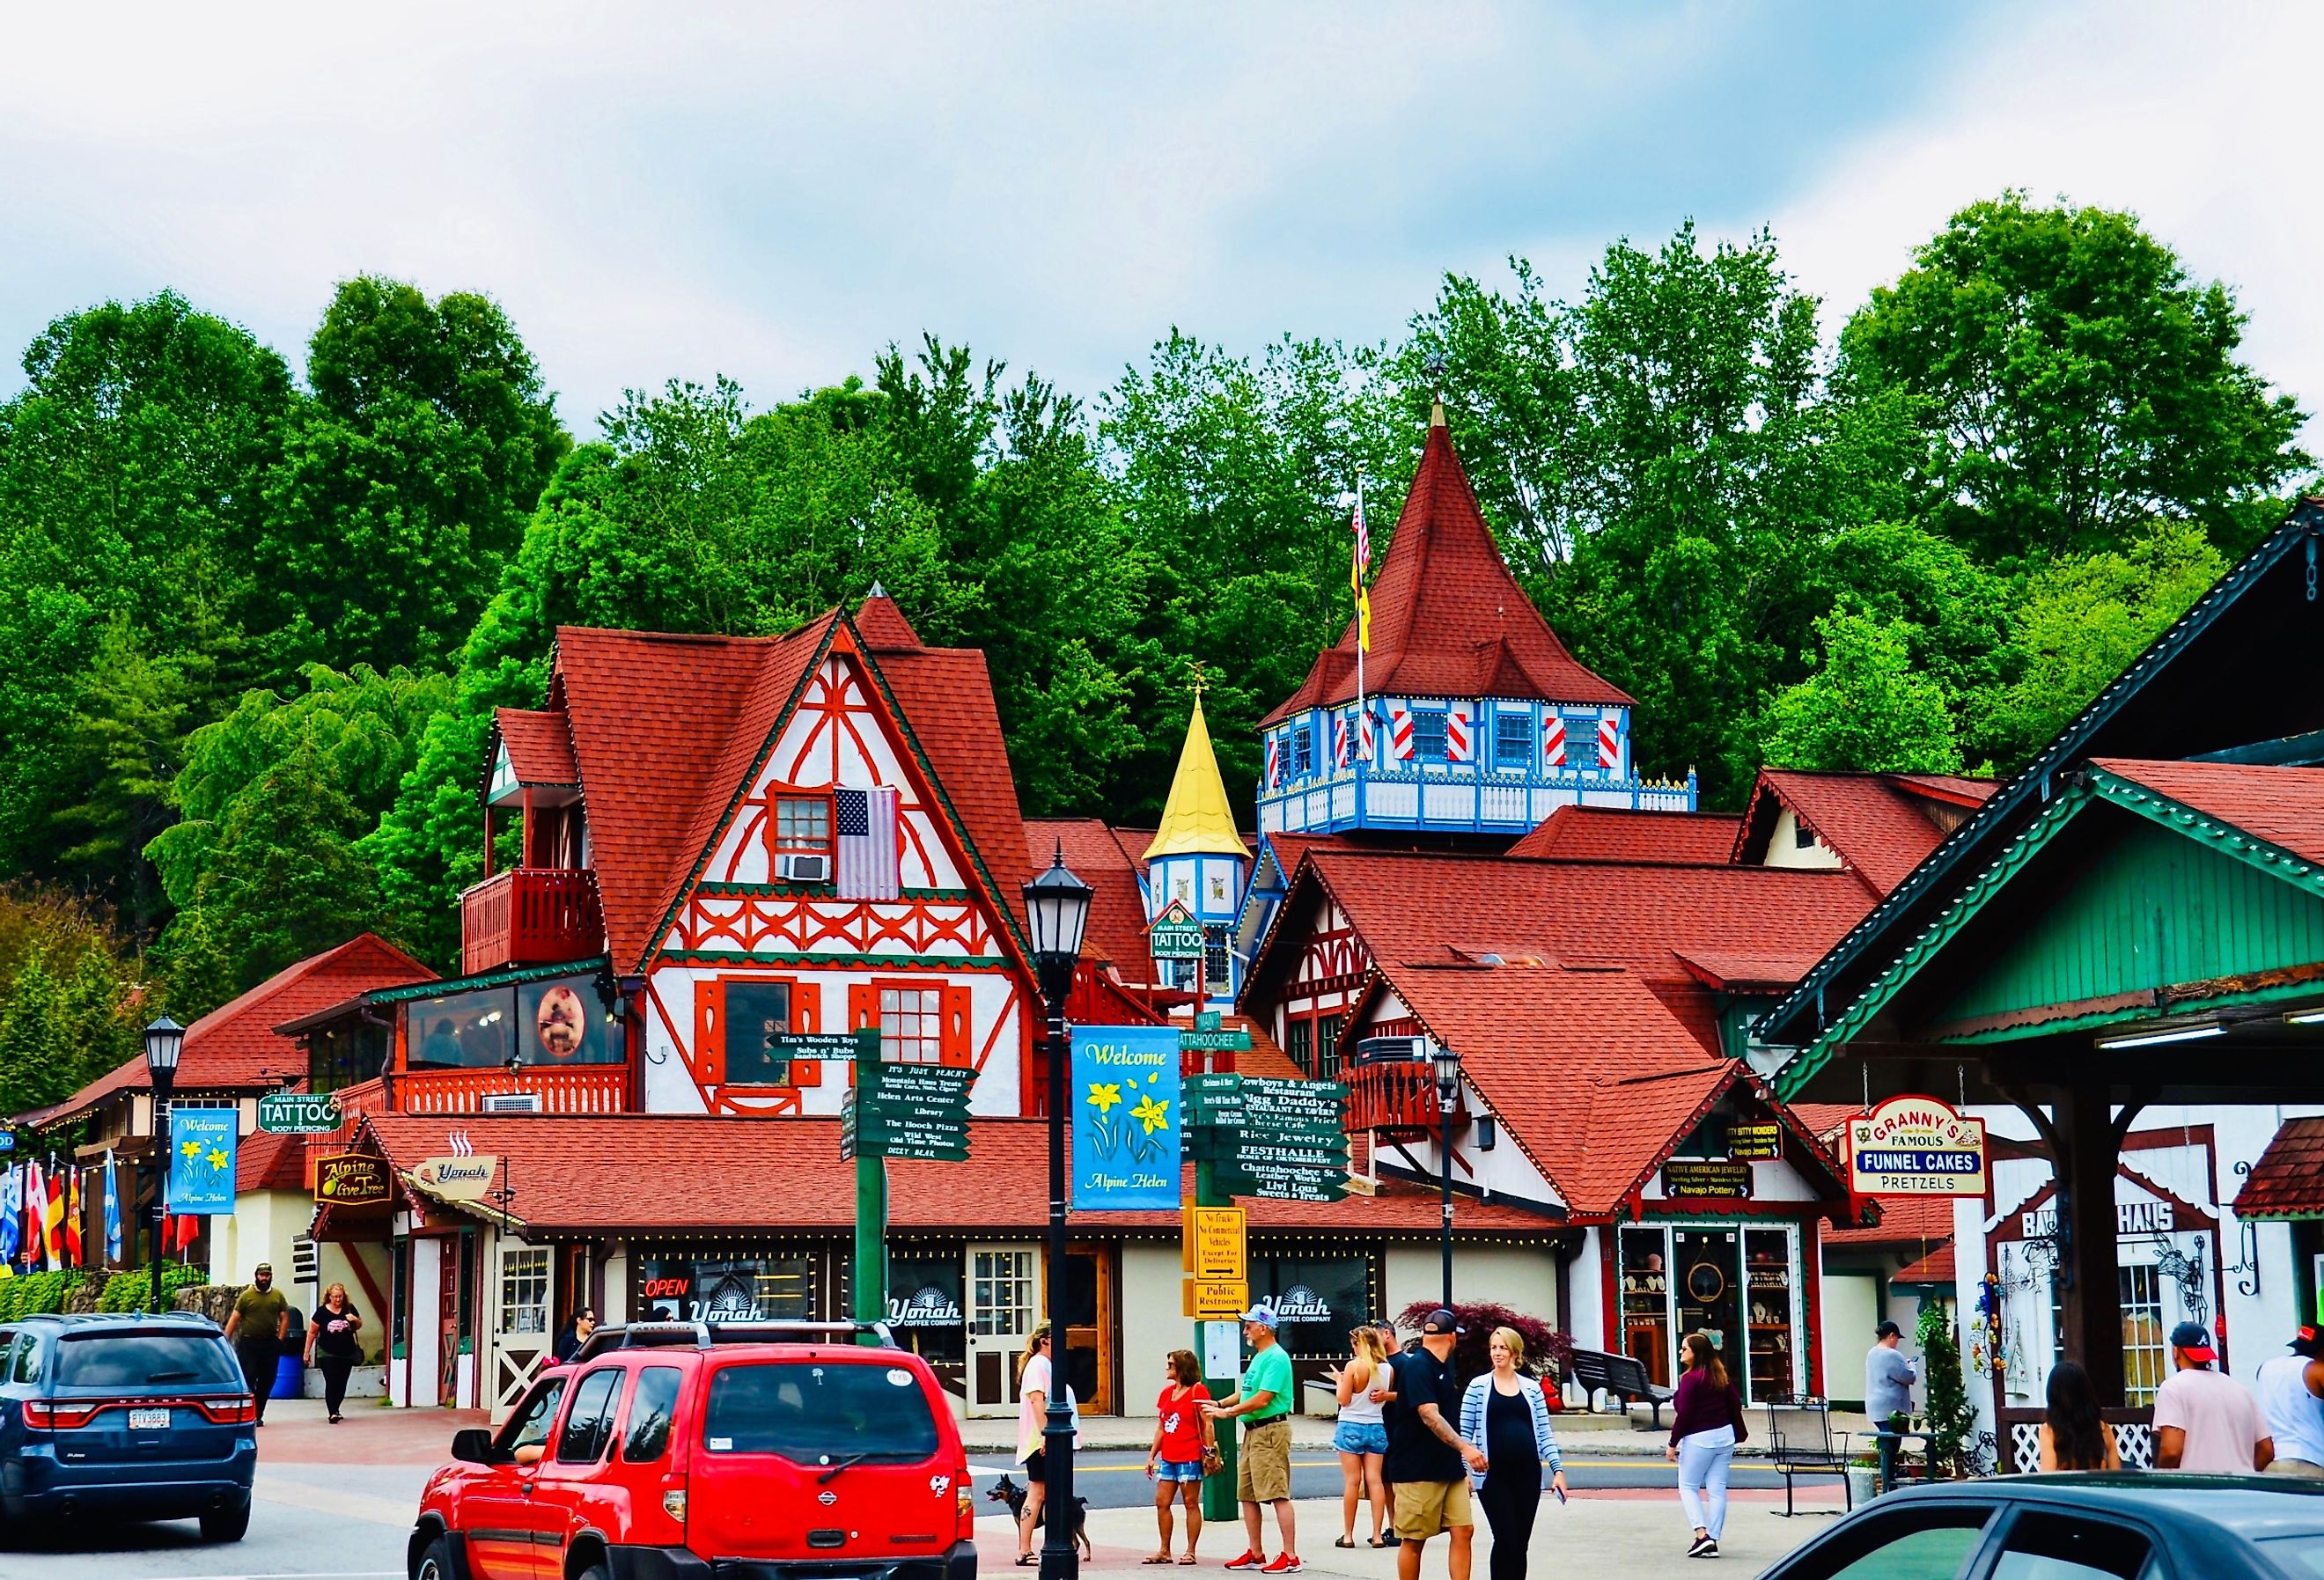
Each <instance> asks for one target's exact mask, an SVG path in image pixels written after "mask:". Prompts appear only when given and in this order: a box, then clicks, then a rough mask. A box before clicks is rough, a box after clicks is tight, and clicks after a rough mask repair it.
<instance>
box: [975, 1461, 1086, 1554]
mask: <svg viewBox="0 0 2324 1580" xmlns="http://www.w3.org/2000/svg"><path fill="white" fill-rule="evenodd" d="M1030 1490H1031V1489H1029V1488H1027V1487H1020V1486H1019V1485H1018V1484H1017V1483H1015V1482H1012V1481H1010V1479H1009V1478H1008V1477H1007V1476H1002V1477H1001V1479H1000V1480H999V1481H998V1482H995V1483H993V1485H992V1490H991V1492H987V1493H985V1494H984V1495H985V1496H986V1497H987V1498H990V1499H991V1500H992V1501H995V1502H1000V1503H1006V1504H1008V1505H1009V1518H1010V1520H1013V1521H1016V1522H1018V1523H1019V1524H1021V1523H1023V1521H1024V1519H1025V1495H1026V1493H1027V1492H1029V1491H1030ZM1048 1522H1049V1511H1048V1509H1047V1507H1046V1506H1045V1507H1044V1508H1043V1509H1042V1510H1041V1515H1040V1518H1039V1519H1037V1520H1034V1521H1033V1529H1036V1530H1038V1529H1040V1528H1041V1527H1042V1526H1044V1525H1047V1523H1048ZM1088 1523H1089V1500H1088V1499H1087V1498H1083V1497H1076V1498H1074V1525H1073V1541H1074V1546H1075V1547H1077V1548H1081V1550H1082V1557H1085V1558H1094V1555H1093V1553H1092V1552H1091V1551H1090V1539H1089V1530H1088V1529H1087V1527H1088ZM1035 1556H1036V1557H1038V1556H1039V1555H1038V1551H1037V1550H1036V1554H1035Z"/></svg>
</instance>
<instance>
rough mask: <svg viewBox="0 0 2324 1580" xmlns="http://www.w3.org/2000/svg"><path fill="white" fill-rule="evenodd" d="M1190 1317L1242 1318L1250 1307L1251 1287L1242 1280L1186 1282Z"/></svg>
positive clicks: (1186, 1301)
mask: <svg viewBox="0 0 2324 1580" xmlns="http://www.w3.org/2000/svg"><path fill="white" fill-rule="evenodd" d="M1183 1288H1184V1291H1185V1307H1186V1309H1185V1315H1187V1316H1188V1317H1240V1316H1241V1315H1242V1314H1243V1312H1244V1311H1245V1310H1246V1309H1248V1308H1249V1307H1250V1285H1249V1284H1248V1283H1245V1282H1244V1281H1243V1280H1240V1279H1187V1280H1184V1285H1183Z"/></svg>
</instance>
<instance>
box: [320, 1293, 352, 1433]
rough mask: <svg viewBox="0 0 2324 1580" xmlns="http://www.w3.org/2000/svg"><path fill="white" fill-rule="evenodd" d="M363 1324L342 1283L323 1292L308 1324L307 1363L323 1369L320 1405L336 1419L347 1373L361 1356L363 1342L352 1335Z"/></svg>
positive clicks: (345, 1400) (344, 1399) (344, 1389)
mask: <svg viewBox="0 0 2324 1580" xmlns="http://www.w3.org/2000/svg"><path fill="white" fill-rule="evenodd" d="M362 1326H363V1313H362V1312H360V1311H358V1310H356V1309H355V1304H354V1302H352V1301H350V1300H349V1299H348V1298H347V1287H346V1285H345V1284H333V1285H332V1286H331V1287H330V1288H329V1289H325V1290H324V1291H323V1303H322V1304H321V1305H320V1306H318V1307H315V1319H314V1320H313V1321H312V1322H310V1323H309V1324H308V1325H307V1364H309V1366H320V1367H322V1369H323V1406H324V1408H325V1409H327V1410H329V1411H330V1414H331V1419H333V1420H335V1421H336V1420H337V1419H338V1418H339V1407H340V1406H341V1405H343V1404H345V1403H346V1402H347V1374H348V1373H349V1372H353V1371H354V1370H355V1363H357V1362H359V1361H361V1360H362V1359H363V1344H362V1341H360V1340H359V1339H357V1338H356V1337H355V1334H356V1333H357V1331H358V1330H360V1329H361V1328H362Z"/></svg>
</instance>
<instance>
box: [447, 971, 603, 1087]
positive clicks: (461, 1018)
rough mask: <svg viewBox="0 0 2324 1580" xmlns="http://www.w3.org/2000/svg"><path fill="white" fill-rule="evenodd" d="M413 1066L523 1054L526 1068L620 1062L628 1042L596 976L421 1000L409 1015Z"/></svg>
mask: <svg viewBox="0 0 2324 1580" xmlns="http://www.w3.org/2000/svg"><path fill="white" fill-rule="evenodd" d="M404 1044H405V1055H404V1065H405V1067H406V1068H409V1069H415V1070H420V1069H469V1070H473V1069H490V1068H493V1067H497V1066H501V1065H505V1064H506V1063H508V1061H509V1060H510V1058H512V1057H514V1056H516V1055H519V1054H521V1055H522V1056H523V1058H524V1062H525V1063H526V1064H528V1065H576V1064H620V1063H621V1062H622V1058H623V1057H624V1051H625V1042H624V1039H622V1035H621V1031H620V1028H618V1027H617V1026H615V1025H614V1023H613V1020H612V1018H611V1017H610V1016H609V1015H607V1013H606V1012H605V1001H604V998H602V997H601V996H600V995H599V993H598V991H597V979H596V978H595V977H594V976H586V975H585V976H558V977H551V978H549V979H548V980H546V981H542V982H525V983H519V984H516V985H514V986H512V987H485V988H477V989H475V990H473V991H471V992H468V993H446V994H443V995H442V996H440V997H438V998H431V999H415V1000H413V1001H412V1003H411V1004H410V1007H409V1008H408V1009H407V1010H406V1011H405V1013H404Z"/></svg>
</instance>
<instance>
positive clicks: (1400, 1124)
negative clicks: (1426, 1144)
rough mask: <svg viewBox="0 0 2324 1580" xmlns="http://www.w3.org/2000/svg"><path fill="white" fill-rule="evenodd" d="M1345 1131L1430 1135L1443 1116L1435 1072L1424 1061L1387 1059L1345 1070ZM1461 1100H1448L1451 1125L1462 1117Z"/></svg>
mask: <svg viewBox="0 0 2324 1580" xmlns="http://www.w3.org/2000/svg"><path fill="white" fill-rule="evenodd" d="M1347 1075H1348V1128H1349V1129H1350V1130H1351V1131H1364V1130H1387V1131H1434V1130H1435V1129H1436V1128H1437V1127H1438V1126H1439V1125H1440V1124H1441V1123H1443V1116H1442V1114H1441V1113H1440V1111H1439V1109H1438V1107H1437V1102H1436V1071H1435V1067H1434V1066H1433V1065H1432V1064H1430V1063H1429V1061H1428V1060H1426V1059H1420V1058H1415V1059H1388V1060H1383V1061H1382V1062H1380V1063H1378V1064H1354V1065H1350V1066H1349V1067H1348V1072H1347ZM1464 1110H1465V1105H1464V1104H1463V1102H1462V1099H1461V1098H1460V1097H1458V1096H1455V1097H1454V1098H1453V1100H1452V1118H1453V1121H1454V1123H1459V1122H1460V1121H1461V1120H1462V1119H1463V1118H1464V1117H1466V1114H1465V1111H1464Z"/></svg>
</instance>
